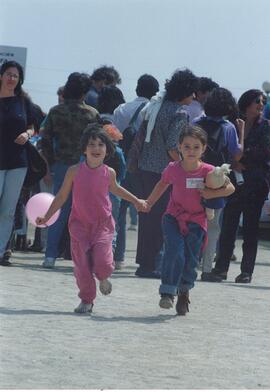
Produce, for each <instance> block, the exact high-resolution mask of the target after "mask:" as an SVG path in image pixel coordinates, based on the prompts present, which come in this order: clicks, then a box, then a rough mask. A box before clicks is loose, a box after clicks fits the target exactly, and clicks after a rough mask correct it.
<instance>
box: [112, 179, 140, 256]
mask: <svg viewBox="0 0 270 392" xmlns="http://www.w3.org/2000/svg"><path fill="white" fill-rule="evenodd" d="M121 185H122V186H123V187H124V188H125V189H126V190H128V191H129V192H132V193H133V194H135V195H136V194H137V175H136V174H133V173H129V172H127V173H126V177H125V178H124V180H123V181H122V183H121ZM129 205H130V203H129V202H128V201H126V200H124V199H121V203H120V208H119V215H118V221H117V238H116V248H115V251H114V260H115V261H124V260H125V251H126V216H127V209H128V206H129Z"/></svg>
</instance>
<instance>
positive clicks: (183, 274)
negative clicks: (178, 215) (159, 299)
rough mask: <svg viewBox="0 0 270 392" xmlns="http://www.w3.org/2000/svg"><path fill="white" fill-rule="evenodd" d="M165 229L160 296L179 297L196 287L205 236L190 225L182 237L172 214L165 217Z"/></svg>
mask: <svg viewBox="0 0 270 392" xmlns="http://www.w3.org/2000/svg"><path fill="white" fill-rule="evenodd" d="M162 229H163V235H164V244H165V251H164V256H163V263H162V270H161V285H160V288H159V292H160V294H172V295H176V294H178V293H183V292H186V291H188V290H190V289H191V288H192V287H194V282H195V280H196V278H197V272H196V267H197V265H198V260H199V256H200V254H201V248H202V244H203V241H204V238H205V232H204V230H203V229H202V228H201V226H199V225H198V224H197V223H193V222H190V223H188V229H189V232H188V234H187V235H185V236H183V235H182V234H181V232H180V229H179V225H178V222H177V220H176V219H175V218H174V217H173V216H171V215H169V214H167V215H164V216H163V219H162Z"/></svg>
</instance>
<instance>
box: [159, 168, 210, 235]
mask: <svg viewBox="0 0 270 392" xmlns="http://www.w3.org/2000/svg"><path fill="white" fill-rule="evenodd" d="M211 170H213V166H212V165H209V164H207V163H204V162H202V164H201V165H200V167H199V168H198V169H196V170H192V171H185V170H184V169H183V168H182V166H181V164H180V162H171V163H170V164H169V165H168V166H167V167H166V169H165V170H164V171H163V173H162V177H161V180H162V182H164V183H165V184H171V185H172V192H171V196H170V201H169V203H168V206H167V209H166V212H165V213H166V214H170V215H172V216H174V217H175V218H176V219H177V221H178V223H179V226H180V230H181V232H182V234H184V235H185V234H187V232H188V227H187V223H188V222H194V223H197V224H198V225H200V226H201V228H202V229H203V230H204V231H207V219H206V214H205V209H204V207H203V205H202V200H201V196H200V193H199V188H200V186H201V184H202V183H204V182H205V178H206V176H207V174H208V173H209V172H210V171H211Z"/></svg>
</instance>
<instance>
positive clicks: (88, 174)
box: [36, 124, 146, 313]
mask: <svg viewBox="0 0 270 392" xmlns="http://www.w3.org/2000/svg"><path fill="white" fill-rule="evenodd" d="M81 147H82V152H83V153H84V154H85V155H86V160H85V161H84V162H81V163H79V164H77V165H74V166H72V167H70V168H69V169H68V171H67V173H66V176H65V179H64V182H63V185H62V187H61V189H60V190H59V192H58V193H57V195H56V196H55V199H54V201H53V202H52V204H51V206H50V207H49V209H48V211H47V213H46V214H45V216H44V217H38V218H37V219H36V223H37V224H38V225H40V224H46V222H47V221H48V220H49V219H50V217H51V216H52V215H53V214H54V213H55V212H56V211H57V210H58V209H59V208H61V207H62V205H63V204H64V203H65V201H66V200H67V198H68V196H69V193H70V192H71V190H72V209H71V214H70V218H69V231H70V236H71V252H72V259H73V262H74V275H75V278H76V281H77V285H78V288H79V297H80V299H81V303H80V304H79V306H78V307H77V308H76V309H75V310H74V311H75V312H76V313H86V312H90V313H91V312H92V308H93V303H94V299H95V297H96V282H95V277H96V278H97V279H98V280H99V289H100V291H101V293H102V294H104V295H107V294H110V292H111V290H112V285H111V282H110V281H109V280H108V278H109V277H110V276H111V274H112V272H113V269H114V262H113V253H112V239H113V234H114V220H113V217H112V206H111V202H110V199H109V192H111V193H113V194H114V195H117V196H119V197H121V198H123V199H125V200H128V201H129V202H131V203H133V204H134V205H135V207H136V208H137V209H138V210H144V209H145V208H146V203H145V201H143V200H139V199H137V198H136V197H135V196H134V195H133V194H131V193H129V192H128V191H126V190H125V189H124V188H122V187H121V186H120V185H118V184H117V182H116V174H115V171H114V169H112V168H110V167H108V166H107V165H105V164H104V163H103V161H104V160H105V158H109V157H110V156H112V155H113V154H114V151H115V149H114V145H113V142H112V141H111V139H110V137H109V136H108V135H107V133H106V131H105V130H104V129H103V128H102V126H101V125H100V124H94V125H89V126H88V127H87V128H86V130H85V131H84V133H83V136H82V139H81Z"/></svg>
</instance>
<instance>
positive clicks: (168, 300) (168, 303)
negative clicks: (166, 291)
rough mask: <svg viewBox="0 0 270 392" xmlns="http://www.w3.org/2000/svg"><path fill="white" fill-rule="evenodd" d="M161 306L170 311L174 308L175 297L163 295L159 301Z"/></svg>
mask: <svg viewBox="0 0 270 392" xmlns="http://www.w3.org/2000/svg"><path fill="white" fill-rule="evenodd" d="M159 306H160V307H161V308H163V309H170V308H172V307H173V296H172V295H162V297H161V298H160V301H159Z"/></svg>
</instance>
